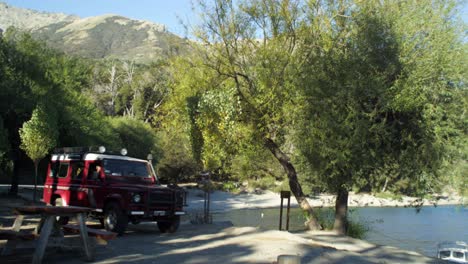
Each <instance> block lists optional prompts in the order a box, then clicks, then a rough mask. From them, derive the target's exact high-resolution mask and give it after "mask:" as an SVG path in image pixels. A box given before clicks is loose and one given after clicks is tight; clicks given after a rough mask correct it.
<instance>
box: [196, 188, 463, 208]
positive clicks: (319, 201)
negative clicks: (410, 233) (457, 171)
mask: <svg viewBox="0 0 468 264" xmlns="http://www.w3.org/2000/svg"><path fill="white" fill-rule="evenodd" d="M187 190H188V196H187V197H188V205H189V206H188V207H187V210H188V211H189V212H190V211H199V210H202V209H203V205H204V192H203V191H202V190H200V189H196V188H187ZM210 201H211V203H210V209H211V211H213V212H223V211H230V210H236V209H255V208H275V207H279V205H280V203H281V198H280V195H279V194H278V193H274V192H271V191H261V192H257V193H241V194H232V193H228V192H223V191H214V192H212V193H210ZM308 201H309V203H310V205H311V206H313V207H333V206H335V195H329V194H319V195H316V196H314V197H312V198H308ZM467 202H468V201H467V200H466V198H463V197H461V196H458V195H453V194H451V195H449V194H442V195H438V196H437V197H436V198H434V199H422V200H421V199H419V198H415V197H407V196H404V197H401V199H391V198H380V197H376V196H374V195H371V194H362V193H359V194H355V193H350V195H349V199H348V205H349V206H350V207H410V206H416V205H423V206H428V205H435V206H437V205H459V204H466V203H467ZM291 206H292V207H297V206H298V204H297V201H296V199H295V198H294V197H291Z"/></svg>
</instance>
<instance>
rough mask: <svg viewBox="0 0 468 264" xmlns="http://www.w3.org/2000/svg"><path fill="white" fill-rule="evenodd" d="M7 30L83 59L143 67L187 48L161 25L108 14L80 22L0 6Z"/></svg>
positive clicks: (1, 22)
mask: <svg viewBox="0 0 468 264" xmlns="http://www.w3.org/2000/svg"><path fill="white" fill-rule="evenodd" d="M10 26H13V27H15V28H17V29H19V30H22V31H27V32H30V34H31V35H32V36H33V37H34V38H36V39H39V40H43V41H45V42H46V43H47V44H48V45H49V46H51V47H53V48H56V49H59V50H62V51H64V52H66V53H68V54H72V55H78V56H82V57H87V58H96V59H102V58H107V59H113V58H117V59H124V60H135V61H137V62H142V63H146V62H149V61H152V60H154V59H157V58H161V57H164V56H167V55H169V54H173V53H180V52H182V53H183V51H184V50H186V49H187V47H188V45H187V42H186V40H184V39H182V38H180V37H178V36H176V35H175V34H172V33H170V32H168V31H167V30H166V27H165V26H164V25H162V24H156V23H152V22H148V21H143V20H132V19H129V18H126V17H122V16H118V15H112V14H107V15H101V16H96V17H87V18H80V17H77V16H72V15H66V14H61V13H47V12H38V11H34V10H29V9H23V8H17V7H13V6H10V5H7V4H5V3H1V2H0V29H3V30H6V29H7V28H8V27H10Z"/></svg>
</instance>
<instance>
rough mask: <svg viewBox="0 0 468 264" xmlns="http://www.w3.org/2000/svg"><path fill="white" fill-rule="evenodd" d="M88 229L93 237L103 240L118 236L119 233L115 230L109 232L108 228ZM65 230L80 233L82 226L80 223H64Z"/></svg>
mask: <svg viewBox="0 0 468 264" xmlns="http://www.w3.org/2000/svg"><path fill="white" fill-rule="evenodd" d="M87 229H88V235H89V236H92V237H98V238H100V239H103V240H111V239H114V238H116V237H117V233H114V232H109V231H106V230H100V229H95V228H91V227H87ZM63 230H65V232H69V233H73V234H78V233H80V227H79V226H78V225H70V224H68V225H64V226H63Z"/></svg>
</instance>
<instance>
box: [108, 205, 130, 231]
mask: <svg viewBox="0 0 468 264" xmlns="http://www.w3.org/2000/svg"><path fill="white" fill-rule="evenodd" d="M127 225H128V216H127V215H126V214H125V212H124V211H123V210H122V209H121V208H120V206H119V204H117V203H115V202H111V203H109V204H107V205H106V208H105V209H104V227H105V228H106V230H108V231H111V232H116V233H117V234H119V235H122V234H123V233H124V232H125V229H127Z"/></svg>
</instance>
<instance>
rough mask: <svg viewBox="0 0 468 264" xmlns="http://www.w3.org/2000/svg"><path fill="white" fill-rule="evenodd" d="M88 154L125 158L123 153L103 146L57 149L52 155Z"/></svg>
mask: <svg viewBox="0 0 468 264" xmlns="http://www.w3.org/2000/svg"><path fill="white" fill-rule="evenodd" d="M101 148H103V150H101ZM86 153H97V154H108V155H109V154H110V155H119V156H124V155H123V154H122V152H121V151H114V150H107V149H106V148H104V147H103V146H100V147H96V146H91V147H64V148H55V149H54V151H53V152H52V154H78V155H83V154H86Z"/></svg>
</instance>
